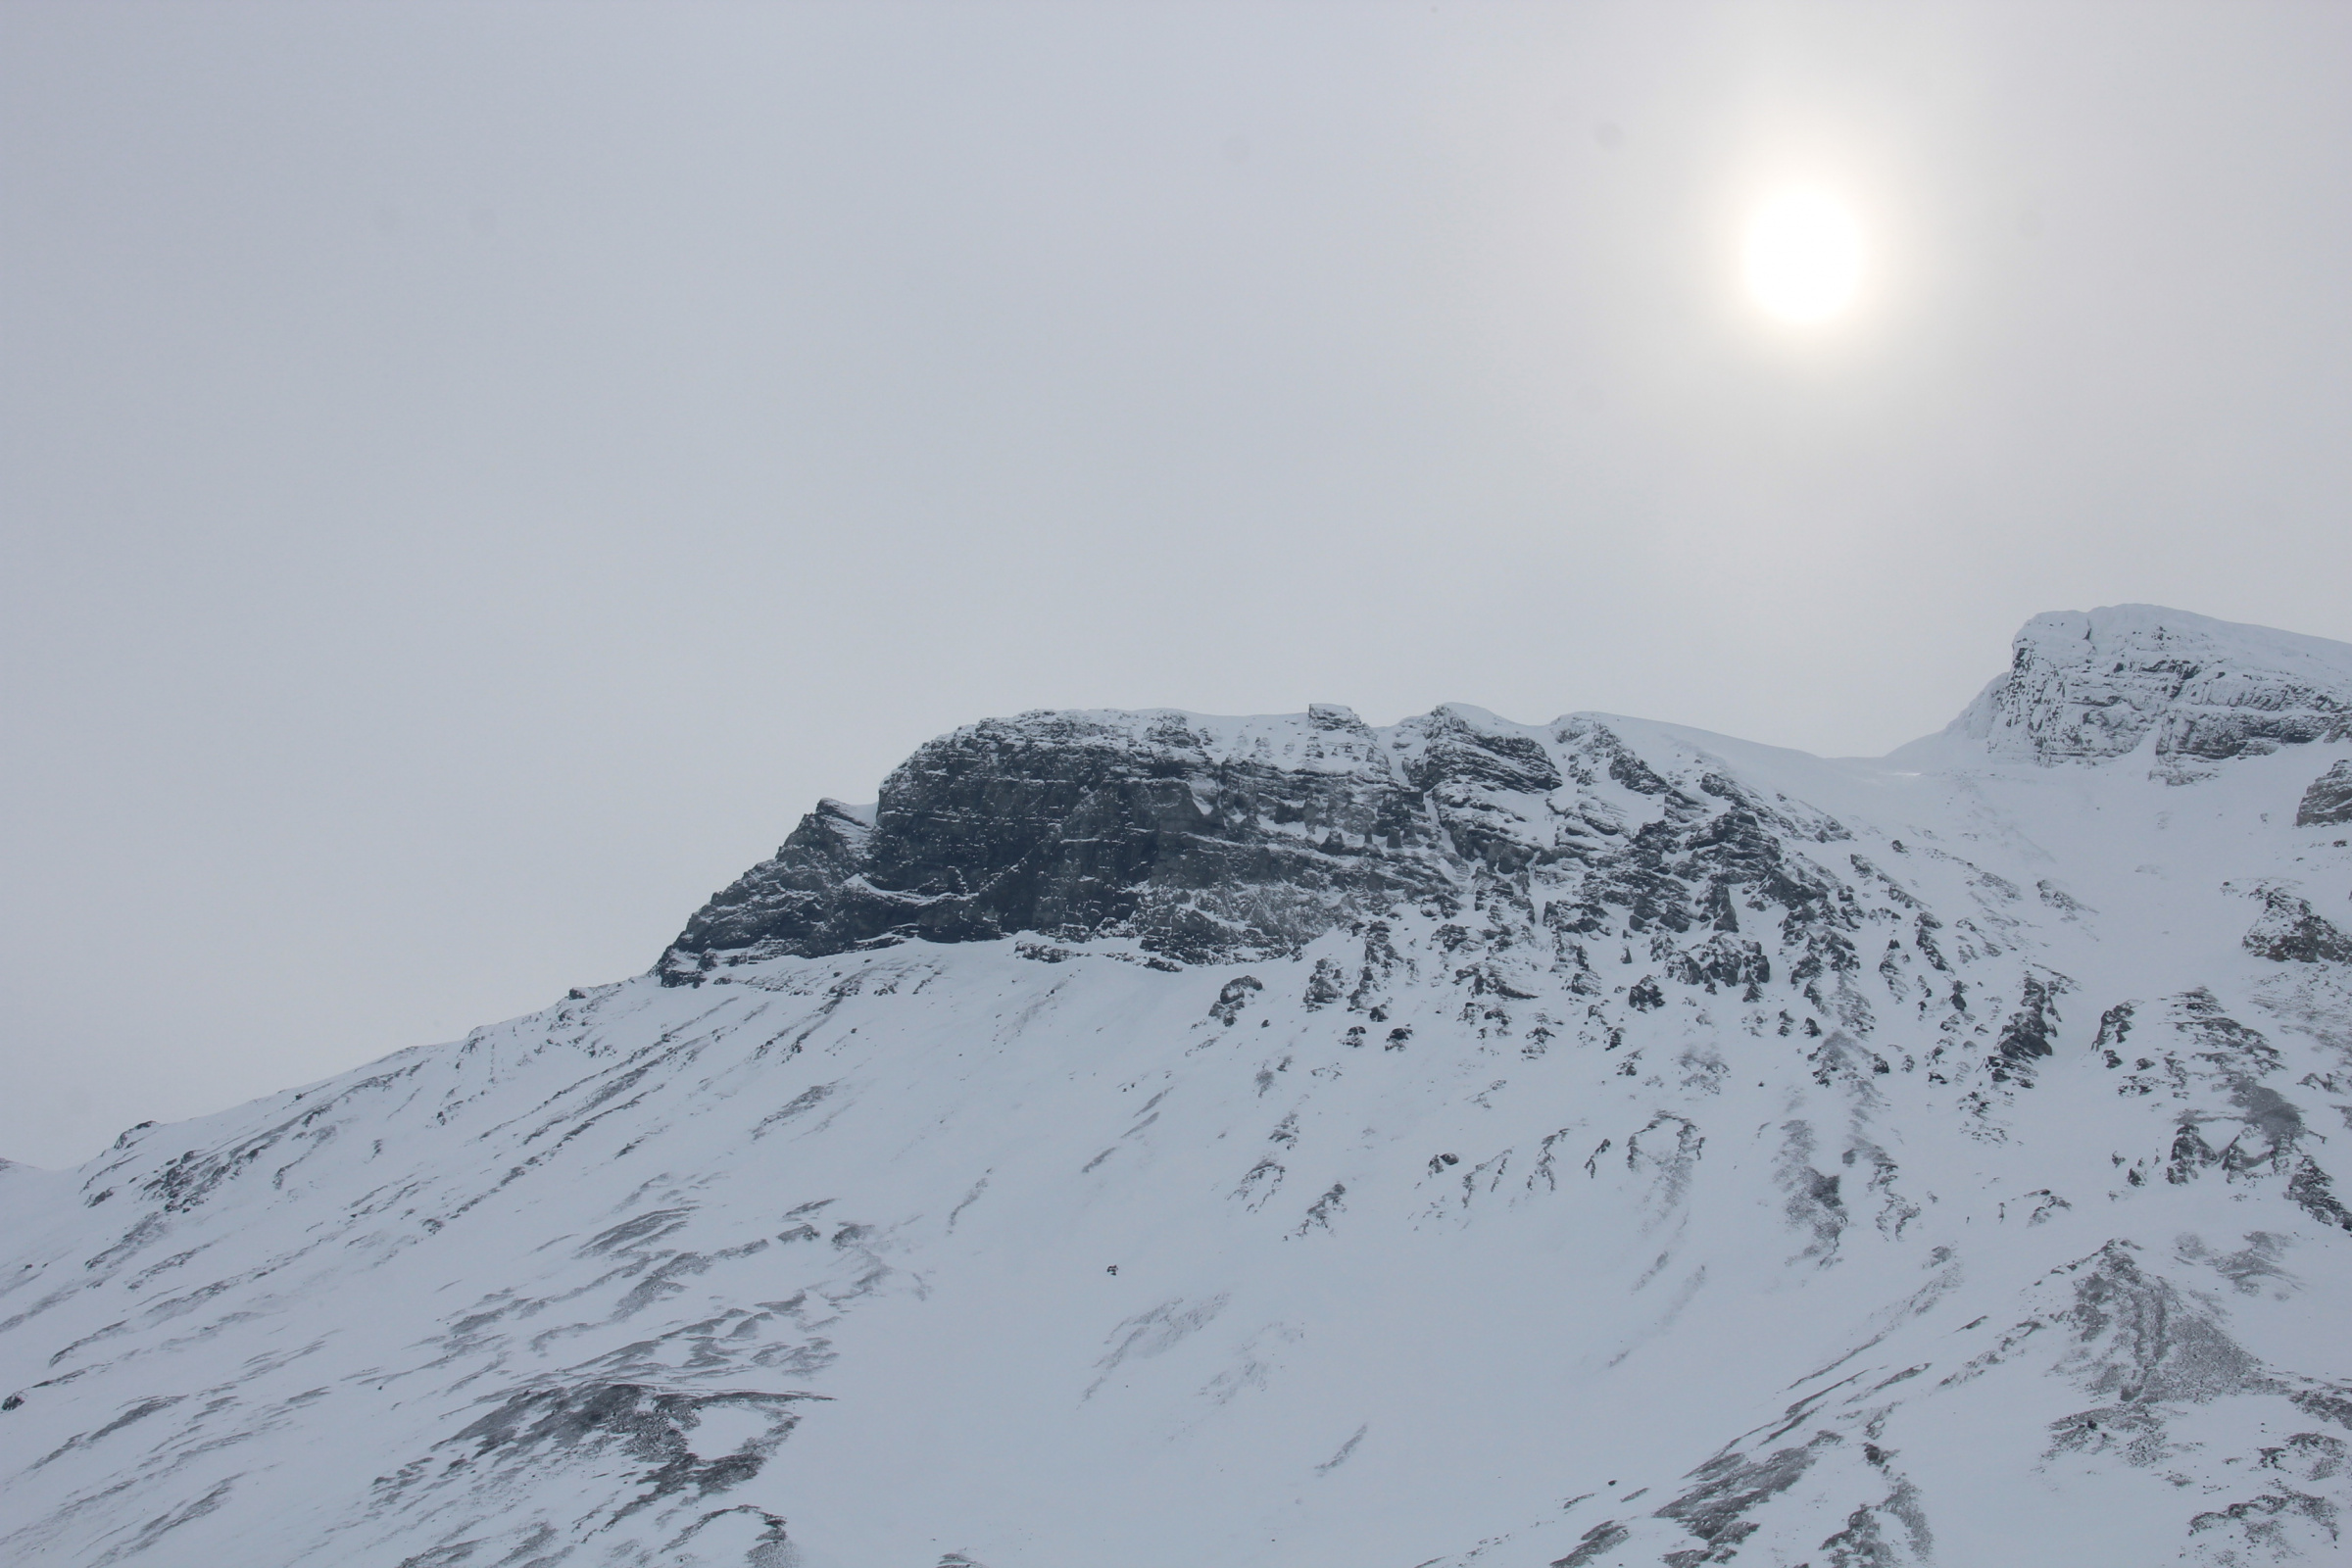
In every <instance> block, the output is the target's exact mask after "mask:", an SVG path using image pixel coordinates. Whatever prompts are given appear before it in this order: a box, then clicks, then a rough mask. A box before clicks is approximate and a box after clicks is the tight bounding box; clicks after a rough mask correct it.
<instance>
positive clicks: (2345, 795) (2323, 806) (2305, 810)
mask: <svg viewBox="0 0 2352 1568" xmlns="http://www.w3.org/2000/svg"><path fill="white" fill-rule="evenodd" d="M2346 823H2352V759H2339V760H2337V761H2336V764H2335V765H2334V766H2333V767H2330V768H2329V769H2327V772H2325V773H2322V774H2321V775H2320V776H2319V777H2318V778H2315V779H2313V780H2312V781H2311V788H2309V789H2307V790H2305V791H2304V792H2303V804H2302V805H2301V806H2299V807H2297V808H2296V809H2295V826H2297V827H2342V826H2344V825H2345V824H2346Z"/></svg>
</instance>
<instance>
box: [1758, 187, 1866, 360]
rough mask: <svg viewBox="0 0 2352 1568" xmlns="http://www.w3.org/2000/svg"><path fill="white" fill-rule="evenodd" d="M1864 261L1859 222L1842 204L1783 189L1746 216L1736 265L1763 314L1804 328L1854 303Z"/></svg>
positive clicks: (1834, 199) (1809, 191)
mask: <svg viewBox="0 0 2352 1568" xmlns="http://www.w3.org/2000/svg"><path fill="white" fill-rule="evenodd" d="M1865 259H1866V256H1865V247H1864V244H1863V238H1862V226H1861V224H1860V223H1859V222H1857V221H1855V218H1854V215H1853V212H1852V210H1851V209H1849V208H1848V207H1847V206H1846V204H1845V203H1844V202H1842V201H1840V200H1838V197H1836V196H1834V195H1832V194H1830V193H1829V192H1827V191H1823V190H1812V189H1794V190H1784V191H1780V192H1777V193H1776V194H1774V195H1772V196H1770V197H1767V198H1766V199H1765V200H1764V201H1763V202H1761V203H1759V204H1758V205H1757V207H1756V210H1755V212H1754V213H1753V214H1752V215H1751V216H1750V218H1749V219H1748V223H1747V232H1746V237H1745V239H1744V242H1743V243H1742V245H1741V248H1740V270H1741V273H1742V275H1743V277H1744V279H1745V281H1746V284H1747V291H1748V293H1749V295H1750V296H1751V297H1752V298H1753V299H1754V300H1755V302H1756V303H1757V304H1758V305H1761V306H1762V307H1763V308H1764V310H1765V312H1766V314H1768V315H1770V316H1772V317H1773V318H1775V319H1778V320H1781V321H1786V322H1789V323H1790V324H1792V325H1799V326H1809V325H1812V324H1814V323H1816V322H1820V321H1826V320H1828V319H1831V318H1832V317H1835V316H1838V315H1839V314H1840V313H1842V312H1843V311H1844V310H1845V309H1846V308H1847V307H1848V306H1849V305H1851V304H1852V303H1853V300H1854V295H1855V292H1856V291H1857V289H1858V288H1859V286H1860V284H1861V281H1862V270H1863V264H1864V261H1865Z"/></svg>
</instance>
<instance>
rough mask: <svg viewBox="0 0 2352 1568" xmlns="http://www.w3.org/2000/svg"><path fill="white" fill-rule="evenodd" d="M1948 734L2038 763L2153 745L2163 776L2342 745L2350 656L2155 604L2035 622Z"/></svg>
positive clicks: (2351, 713) (2347, 727)
mask: <svg viewBox="0 0 2352 1568" xmlns="http://www.w3.org/2000/svg"><path fill="white" fill-rule="evenodd" d="M1946 733H1947V735H1951V736H1955V737H1961V736H1965V737H1966V738H1967V739H1968V740H1969V741H1971V742H1975V743H1979V744H1980V745H1982V747H1983V748H1984V749H1985V750H1987V751H1989V752H1990V753H1991V754H1992V755H1993V756H1994V757H1998V758H2016V759H2022V760H2032V761H2035V762H2042V763H2056V762H2065V761H2082V760H2098V759H2101V758H2109V757H2120V756H2123V755H2124V754H2126V753H2129V752H2132V751H2136V750H2138V749H2139V747H2140V746H2142V745H2143V744H2147V743H2149V742H2151V741H2152V742H2153V753H2154V757H2153V765H2154V767H2155V769H2156V771H2157V772H2158V773H2159V774H2160V775H2161V776H2165V777H2171V778H2190V777H2196V776H2200V775H2201V774H2202V772H2203V771H2204V770H2205V769H2206V768H2207V767H2208V766H2209V765H2210V764H2211V763H2213V762H2217V761H2221V760H2227V759H2229V758H2232V757H2243V756H2247V755H2250V754H2256V755H2258V754H2263V753H2268V752H2271V751H2274V750H2276V749H2277V748H2278V747H2280V746H2297V745H2308V744H2310V743H2312V742H2315V741H2336V740H2342V739H2344V738H2345V737H2346V736H2347V735H2352V649H2348V648H2346V646H2345V645H2343V644H2341V643H2331V642H2326V641H2323V640H2321V639H2319V638H2316V637H2298V636H2295V635H2293V634H2292V633H2289V632H2278V631H2272V630H2269V629H2268V628H2266V627H2260V626H2239V625H2234V624H2232V623H2230V622H2229V621H2225V620H2212V619H2209V618H2207V617H2206V616H2203V615H2192V614H2189V613H2186V612H2184V611H2178V610H2163V609H2159V608H2157V607H2156V606H2153V605H2118V606H2114V607H2111V608H2108V609H2104V610H2093V611H2088V612H2083V611H2063V612H2059V613H2053V614H2047V615H2036V616H2034V619H2032V620H2031V621H2028V622H2027V623H2026V626H2025V629H2024V630H2022V631H2020V632H2019V633H2018V634H2017V642H2016V646H2015V654H2014V657H2013V658H2012V660H2011V662H2010V666H2009V670H2008V672H2007V673H2006V674H2004V675H2001V676H2000V677H1999V678H1997V679H1996V680H1994V681H1993V682H1992V684H1991V685H1989V686H1987V687H1986V688H1985V691H1984V694H1983V695H1982V696H1980V697H1978V699H1977V700H1976V701H1975V702H1974V703H1972V704H1971V705H1970V706H1969V708H1968V710H1967V711H1965V712H1964V713H1962V714H1961V715H1960V717H1959V718H1958V719H1956V720H1954V722H1953V724H1952V727H1951V729H1950V730H1949V731H1947V732H1946Z"/></svg>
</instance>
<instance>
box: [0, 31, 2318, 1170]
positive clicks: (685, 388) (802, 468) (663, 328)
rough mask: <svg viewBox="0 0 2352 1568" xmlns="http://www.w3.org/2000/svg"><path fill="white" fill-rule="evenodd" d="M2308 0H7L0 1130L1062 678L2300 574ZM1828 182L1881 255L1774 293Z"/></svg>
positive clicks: (1654, 641)
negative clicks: (1769, 223) (2185, 3)
mask: <svg viewBox="0 0 2352 1568" xmlns="http://www.w3.org/2000/svg"><path fill="white" fill-rule="evenodd" d="M2347 80H2352V7H2346V6H2343V5H2317V6H2310V7H2289V6H2260V5H2250V4H2242V3H2234V0H2233V3H2229V4H2220V3H2217V4H2211V5H2205V6H2196V7H2187V8H2180V7H2168V6H2163V5H2158V4H2154V3H2150V0H2131V3H2129V4H2117V5H2107V6H2090V5H2062V4H2052V3H2049V0H2036V3H2034V4H2031V5H2020V6H2015V7H2008V8H2003V7H1999V6H1995V5H1990V4H1985V3H1981V0H1978V3H1971V4H1969V5H1966V6H1963V7H1951V8H1946V9H1936V8H1933V7H1929V6H1924V5H1906V6H1901V7H1895V6H1885V5H1869V6H1860V7H1851V8H1818V7H1779V6H1768V5H1754V6H1735V7H1726V8H1704V7H1698V6H1672V5H1652V4H1642V5H1631V4H1628V5H1618V6H1603V5H1574V4H1557V3H1555V4H1546V5H1542V6H1528V7H1512V6H1505V5H1494V4H1480V5H1475V6H1464V5H1451V4H1446V5H1437V6H1431V5H1428V4H1426V3H1424V4H1419V5H1411V6H1401V7H1396V8H1382V7H1379V6H1375V5H1370V4H1366V3H1363V0H1348V3H1346V4H1344V5H1334V6H1309V5H1282V4H1250V5H1243V6H1232V7H1218V6H1211V5H1203V4H1197V3H1186V4H1161V5H1151V6H1146V5H1140V4H1139V5H1116V4H1108V3H1103V0H1089V3H1086V4H1080V5H1070V6H1053V7H1048V6H1034V5H982V4H956V5H945V4H941V5H914V6H889V5H882V4H875V3H859V4H856V5H840V6H785V5H776V4H762V5H758V6H738V5H695V6H683V5H667V6H663V5H652V4H645V5H634V6H626V7H602V6H592V5H584V4H578V3H565V4H562V5H545V6H541V5H517V4H498V3H478V0H468V3H466V4H461V5H440V6H436V5H430V4H419V3H416V0H401V3H399V4H392V5H380V6H364V5H355V4H333V5H315V4H289V5H202V4H192V3H179V4H172V5H168V6H167V5H144V4H142V5H111V4H103V3H93V0H71V3H68V4H59V5H48V4H38V3H33V0H9V3H8V4H7V5H6V6H5V7H0V681H4V682H5V684H4V685H0V702H4V705H5V708H4V711H0V724H4V727H0V744H4V745H5V749H6V750H5V763H6V766H5V772H4V773H0V800H4V802H5V811H4V814H0V844H4V845H5V850H4V856H5V864H4V868H0V912H4V916H5V925H4V927H0V1154H7V1155H10V1156H14V1157H17V1158H21V1159H27V1160H31V1161H33V1162H36V1163H48V1164H56V1163H65V1162H69V1161H73V1160H77V1159H79V1158H82V1157H84V1156H86V1155H88V1154H90V1153H92V1152H95V1151H96V1150H97V1149H98V1148H100V1147H101V1146H102V1145H103V1144H104V1143H105V1142H106V1141H107V1140H109V1139H111V1138H112V1137H113V1136H114V1134H115V1133H116V1132H117V1131H119V1130H120V1129H121V1128H123V1126H125V1125H127V1124H129V1123H131V1122H133V1121H137V1120H142V1119H145V1118H148V1117H157V1118H172V1117H179V1116H186V1115H190V1114H194V1113H198V1112H202V1111H206V1110H211V1109H216V1108H220V1107H221V1106H224V1105H227V1104H229V1103H235V1102H237V1101H241V1100H243V1099H246V1098H249V1097H251V1096H254V1095H257V1094H261V1093H264V1092H267V1091H269V1090H271V1089H275V1088H279V1087H284V1086H287V1085H291V1084H293V1083H296V1082H299V1081H302V1080H306V1079H309V1078H314V1077H318V1076H320V1075H323V1074H326V1073H328V1072H331V1071H336V1070H340V1069H342V1068H344V1067H347V1066H349V1065H352V1064H355V1063H357V1062H360V1061H362V1060H365V1059H368V1058H369V1057H372V1056H375V1055H378V1054H383V1053H385V1052H387V1051H391V1050H395V1049H398V1048H400V1047H403V1046H408V1045H415V1044H421V1043H425V1042H428V1041H434V1040H440V1039H447V1038H452V1037H455V1036H457V1035H461V1034H463V1033H464V1032H465V1030H466V1029H467V1028H468V1027H469V1026H471V1025H473V1024H476V1023H481V1022H485V1021H489V1020H492V1019H495V1018H498V1017H502V1016H506V1015H510V1014H513V1013H515V1012H518V1011H523V1010H527V1009H529V1008H532V1007H536V1006H539V1005H544V1004H546V1003H547V1002H549V1001H551V1000H553V999H554V998H556V997H558V996H560V995H561V994H562V992H563V990H564V988H565V987H566V986H569V985H573V984H581V983H594V982H600V981H605V980H610V979H615V978H618V977H620V976H623V975H627V974H631V973H636V972H639V971H641V970H643V969H644V968H645V967H646V966H647V965H648V964H649V963H650V962H651V961H652V959H653V958H654V956H656V955H657V954H658V953H659V951H660V950H661V948H662V944H663V943H664V942H665V941H666V940H667V939H668V937H669V936H670V935H671V934H672V933H673V932H674V931H675V930H676V929H677V927H678V926H679V925H680V924H681V923H682V922H683V920H684V919H685V917H686V915H687V914H688V913H689V912H690V911H691V910H692V909H693V908H694V907H695V906H696V905H697V904H699V903H700V902H701V900H702V899H703V898H704V897H706V896H707V895H708V894H709V893H710V892H711V890H712V889H713V888H716V887H718V886H720V885H721V884H723V883H725V882H726V881H728V880H729V879H730V878H732V877H733V876H734V875H735V874H736V873H737V872H738V871H739V870H741V869H742V868H743V867H744V866H746V865H748V864H749V863H750V862H752V861H753V860H755V859H757V858H760V856H762V855H764V854H766V853H767V852H769V851H770V850H772V849H773V847H774V846H775V844H776V843H777V842H778V841H779V840H780V839H781V838H782V837H783V835H784V834H785V833H786V832H787V831H788V830H789V829H790V828H791V826H792V825H793V823H794V821H795V820H796V819H797V817H798V814H799V813H800V812H801V811H802V810H803V809H806V808H807V807H808V806H809V804H810V803H811V802H812V801H813V800H814V799H815V798H816V797H817V796H819V795H836V796H841V797H844V798H847V799H852V800H870V799H871V798H872V797H873V794H874V787H875V785H876V783H877V782H878V781H879V779H880V778H881V776H882V775H883V773H884V772H886V771H887V770H888V769H889V767H890V766H891V765H892V764H893V763H895V762H896V761H898V760H900V759H901V758H903V757H904V756H905V755H906V754H907V752H908V751H909V750H910V749H911V748H913V747H914V746H915V745H917V744H918V743H920V742H921V741H923V740H924V739H926V738H928V737H929V736H931V735H934V734H936V733H938V732H940V731H942V730H945V729H948V728H951V727H953V726H955V725H956V724H958V723H962V722H965V721H968V720H970V719H973V718H977V717H980V716H983V715H987V714H996V713H1007V712H1015V711H1021V710H1024V709H1030V708H1040V707H1061V706H1089V707H1096V706H1111V707H1158V706H1169V707H1179V708H1188V709H1193V710H1197V711H1209V712H1256V711H1296V710H1299V709H1301V708H1303V707H1304V706H1305V705H1306V704H1307V703H1308V702H1310V701H1329V702H1344V703H1348V704H1351V705H1353V706H1354V707H1355V708H1356V709H1357V710H1358V711H1361V712H1362V713H1364V715H1365V716H1366V717H1368V718H1370V719H1372V720H1373V721H1375V722H1389V721H1393V720H1395V719H1396V718H1397V717H1399V716H1401V715H1403V714H1406V713H1409V712H1414V711H1424V710H1426V709H1428V708H1429V707H1431V706H1433V705H1435V704H1437V703H1440V702H1446V701H1464V702H1471V703H1476V704H1479V705H1481V706H1484V707H1487V708H1491V709H1494V710H1495V711H1498V712H1500V713H1503V714H1505V715H1506V716H1509V717H1513V718H1519V719H1524V720H1531V721H1536V720H1542V719H1545V718H1548V717H1551V716H1553V715H1554V714H1557V713H1560V712H1563V711H1574V710H1579V709H1598V710H1604V711H1620V712H1633V713H1639V714H1643V715H1647V716H1651V717H1657V718H1666V719H1674V720H1679V721H1682V722H1686V723H1691V724H1698V725H1703V726H1706V727H1709V728H1714V729H1719V730H1725V731H1729V732H1732V733H1736V734H1740V735H1744V736H1748V737H1752V738H1754V739H1758V740H1765V741H1773V742H1778V743H1781V744H1785V745H1792V746H1799V747H1804V748H1806V749H1809V750H1814V751H1819V752H1825V753H1832V754H1871V755H1875V754H1877V753H1880V752H1884V751H1886V750H1887V749H1888V748H1890V747H1892V746H1894V745H1896V744H1897V743H1899V742H1902V741H1904V740H1908V739H1910V738H1912V737H1913V736H1915V735H1918V734H1921V733H1924V732H1926V731H1929V730H1933V729H1936V728H1937V727H1940V726H1941V725H1942V724H1943V722H1944V721H1945V720H1946V719H1947V718H1949V717H1950V716H1951V715H1952V714H1953V713H1954V712H1956V711H1958V709H1959V708H1960V707H1961V705H1962V704H1963V703H1964V702H1965V701H1966V700H1967V699H1968V698H1969V697H1970V696H1971V695H1972V694H1973V693H1974V692H1975V691H1976V689H1977V688H1978V687H1979V686H1980V685H1981V684H1982V683H1983V682H1984V681H1985V679H1986V678H1987V677H1988V676H1990V675H1992V674H1993V673H1995V672H1996V671H1997V670H1998V669H1999V668H2000V667H2001V666H2002V665H2003V663H2004V662H2005V660H2006V657H2007V639H2008V637H2009V635H2010V634H2011V633H2012V632H2013V631H2014V630H2015V629H2016V627H2017V625H2018V624H2019V623H2020V622H2021V621H2023V620H2024V619H2025V618H2026V617H2027V616H2028V615H2031V614H2033V613H2035V612H2038V611H2042V610H2049V609H2061V608H2086V607H2089V606H2093V605H2100V604H2110V603H2117V602H2123V601H2132V600H2144V601H2153V602H2157V603H2163V604H2172V605H2177V606H2180V607H2182V608H2187V609H2193V610H2198V611H2202V612H2205V613H2211V614H2217V615H2222V616H2225V617H2228V618H2230V619H2237V620H2252V621H2258V622H2262V623H2266V624H2271V625H2278V626H2284V627H2289V628H2292V629H2294V630H2298V631H2304V632H2310V633H2315V634H2318V635H2322V636H2328V637H2336V638H2344V639H2348V640H2352V593H2347V591H2346V590H2347V585H2348V584H2352V527H2347V525H2346V518H2347V503H2348V502H2352V458H2348V456H2347V432H2352V386H2348V384H2347V381H2348V376H2352V289H2348V287H2347V277H2348V276H2352V271H2348V267H2352V247H2348V243H2347V242H2348V241H2352V172H2348V166H2352V92H2348V91H2346V89H2345V83H2346V81H2347ZM1789 182H1797V183H1801V184H1805V185H1808V186H1811V187H1814V188H1820V189H1828V190H1832V191H1834V192H1836V193H1837V194H1838V197H1839V199H1840V200H1842V201H1844V202H1846V203H1847V204H1848V206H1849V208H1850V210H1851V212H1852V213H1853V215H1854V217H1855V219H1856V221H1857V222H1858V223H1859V225H1860V227H1861V229H1862V232H1863V235H1864V239H1865V244H1866V267H1865V272H1864V282H1863V286H1862V292H1861V295H1860V297H1859V298H1858V300H1857V301H1856V303H1855V305H1854V306H1853V308H1852V309H1851V310H1849V311H1847V312H1845V313H1843V314H1842V315H1840V316H1839V317H1838V318H1837V319H1834V320H1832V321H1830V322H1827V323H1823V324H1821V325H1818V326H1815V327H1812V328H1806V329H1802V330H1799V329H1793V328H1790V327H1788V326H1786V325H1783V324H1776V323H1775V322H1773V321H1771V320H1770V319H1766V318H1765V317H1763V316H1762V315H1761V314H1760V313H1759V312H1758V311H1757V310H1756V309H1755V308H1754V306H1753V304H1752V303H1751V302H1750V301H1749V300H1748V299H1747V298H1746V297H1745V295H1744V293H1743V292H1742V289H1741V287H1740V279H1739V262H1738V248H1739V241H1740V232H1741V224H1742V223H1743V222H1744V221H1746V215H1747V213H1748V212H1749V210H1750V209H1751V208H1752V206H1753V204H1754V203H1755V202H1756V201H1757V200H1759V199H1761V197H1762V196H1763V195H1764V194H1765V193H1767V192H1769V191H1770V190H1772V189H1775V188H1778V187H1780V186H1783V185H1786V184H1789Z"/></svg>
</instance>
